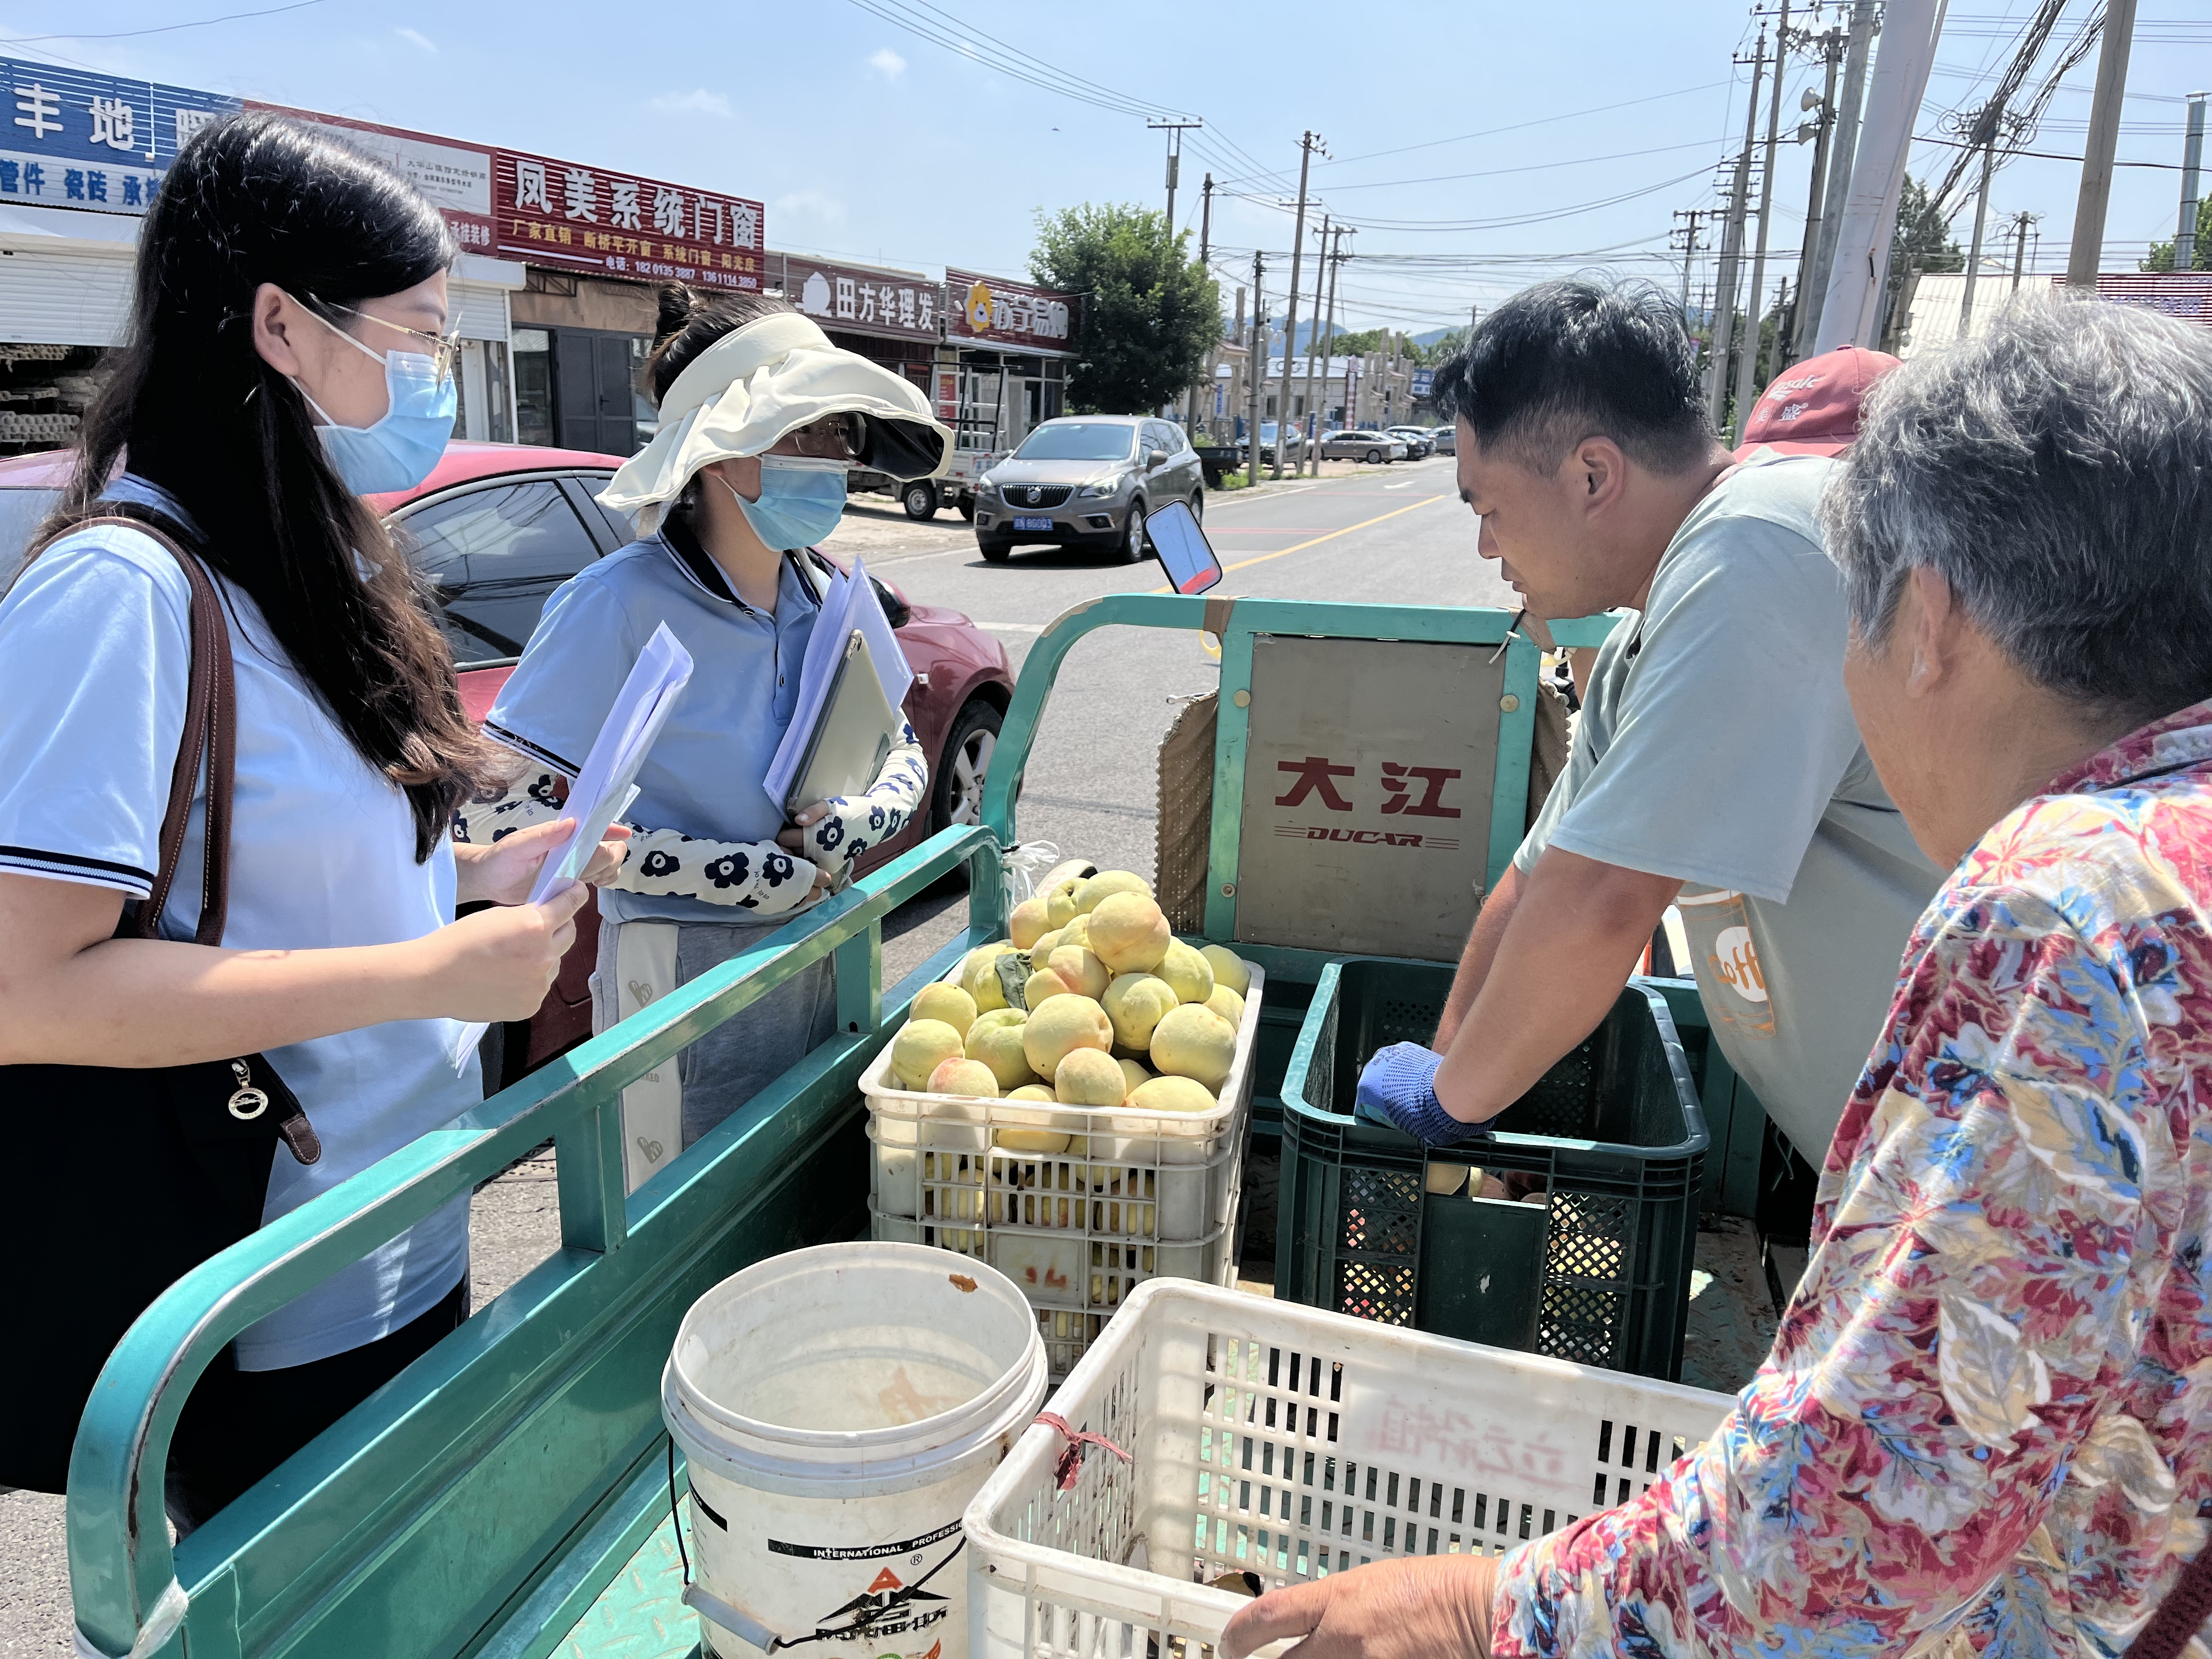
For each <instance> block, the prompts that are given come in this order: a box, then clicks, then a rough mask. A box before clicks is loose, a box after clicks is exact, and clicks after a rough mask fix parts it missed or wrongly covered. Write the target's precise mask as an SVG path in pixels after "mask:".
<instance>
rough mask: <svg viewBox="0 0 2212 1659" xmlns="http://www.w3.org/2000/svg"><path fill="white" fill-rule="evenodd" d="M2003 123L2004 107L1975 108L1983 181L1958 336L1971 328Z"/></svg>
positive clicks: (1969, 332) (1977, 195)
mask: <svg viewBox="0 0 2212 1659" xmlns="http://www.w3.org/2000/svg"><path fill="white" fill-rule="evenodd" d="M2002 125H2004V108H2003V106H2002V105H1998V106H1996V107H1995V108H1992V107H1990V106H1988V105H1984V106H1983V107H1982V108H1981V109H1980V110H1979V111H1978V112H1976V113H1975V116H1974V120H1973V131H1975V132H1976V133H1977V134H1978V135H1979V137H1981V140H1982V185H1981V188H1980V190H1978V191H1976V192H1975V196H1974V240H1973V243H1972V248H1971V250H1970V251H1969V252H1968V253H1967V255H1966V288H1965V289H1964V290H1963V291H1962V292H1961V293H1960V295H1959V337H1960V339H1962V340H1963V339H1966V338H1967V337H1969V336H1971V335H1972V333H1973V329H1974V286H1975V284H1976V283H1978V282H1979V281H1980V280H1981V275H1982V232H1983V228H1984V226H1986V225H1987V224H1988V223H1989V221H1990V173H1991V172H1992V171H1994V170H1995V168H1996V161H1997V130H1998V129H1999V128H2000V127H2002Z"/></svg>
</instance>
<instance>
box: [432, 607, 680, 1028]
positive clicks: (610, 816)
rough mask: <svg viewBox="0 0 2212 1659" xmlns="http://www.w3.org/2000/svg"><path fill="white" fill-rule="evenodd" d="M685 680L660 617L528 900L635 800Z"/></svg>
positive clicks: (565, 871)
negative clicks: (564, 836)
mask: <svg viewBox="0 0 2212 1659" xmlns="http://www.w3.org/2000/svg"><path fill="white" fill-rule="evenodd" d="M690 678H691V653H690V652H688V651H686V650H685V649H684V647H683V645H682V644H681V642H679V641H678V639H677V637H676V635H673V634H671V633H670V632H669V631H668V624H667V623H661V624H660V626H659V627H658V628H656V629H653V637H652V638H651V639H649V640H647V641H646V642H645V649H644V650H642V651H641V652H639V653H638V654H637V661H636V662H635V664H633V665H631V668H630V671H629V678H628V679H626V680H624V681H623V688H622V690H620V691H619V692H617V694H616V696H615V701H614V707H613V708H610V709H609V710H608V711H607V717H606V719H605V721H603V722H602V723H601V725H600V726H599V736H598V737H597V738H593V739H592V752H591V753H590V754H588V755H586V757H584V768H583V770H582V771H580V772H579V773H578V774H577V775H576V781H575V782H574V784H572V785H571V786H570V787H569V789H568V805H566V806H564V807H563V808H562V816H563V817H572V818H574V819H575V821H576V828H575V829H574V832H573V833H572V834H571V835H570V836H569V837H568V840H567V841H566V842H563V843H562V845H560V846H559V847H556V848H554V849H553V850H552V851H550V852H549V853H547V854H546V855H545V862H544V864H542V865H540V866H538V880H537V882H536V884H534V885H533V886H532V888H531V890H530V900H529V902H531V903H532V904H543V903H544V902H545V901H546V900H547V899H549V898H550V897H552V896H553V895H554V894H556V893H557V892H559V891H560V890H562V888H563V887H566V886H567V885H568V884H569V883H570V882H572V881H574V880H575V879H576V878H577V877H578V876H579V875H580V874H581V873H582V872H583V871H584V869H585V867H586V866H587V865H588V864H589V863H590V862H591V860H592V854H593V853H594V852H595V851H596V850H597V849H598V848H599V842H601V841H602V840H603V839H604V838H605V836H606V833H607V829H608V826H609V825H611V823H614V821H615V820H616V818H617V817H620V816H621V815H622V812H623V809H624V808H626V807H627V806H629V804H630V802H631V801H633V800H635V799H636V798H637V775H638V770H639V769H640V768H641V767H642V766H643V765H644V764H645V757H646V756H647V754H648V753H650V752H651V750H652V749H653V739H654V738H658V737H659V735H660V728H661V727H662V726H665V725H666V724H667V721H668V715H669V713H670V711H671V709H673V708H675V706H676V699H677V696H678V694H679V693H681V692H682V691H683V690H684V686H685V685H686V684H688V683H689V682H690ZM487 1029H489V1028H488V1026H487V1025H485V1024H468V1025H464V1026H463V1027H461V1029H460V1032H459V1036H457V1037H456V1038H455V1040H454V1044H453V1066H454V1069H455V1070H457V1071H458V1070H459V1069H461V1068H462V1067H464V1066H466V1065H467V1064H468V1057H469V1053H470V1051H471V1049H473V1048H475V1047H476V1046H477V1040H478V1039H479V1038H481V1037H482V1036H483V1034H484V1032H485V1030H487Z"/></svg>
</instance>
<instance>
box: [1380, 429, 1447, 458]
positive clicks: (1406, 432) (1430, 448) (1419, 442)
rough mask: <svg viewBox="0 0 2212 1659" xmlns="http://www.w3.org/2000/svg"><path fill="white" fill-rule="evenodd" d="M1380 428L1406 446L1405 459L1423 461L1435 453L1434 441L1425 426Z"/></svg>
mask: <svg viewBox="0 0 2212 1659" xmlns="http://www.w3.org/2000/svg"><path fill="white" fill-rule="evenodd" d="M1383 431H1384V432H1385V433H1387V434H1389V435H1390V436H1391V437H1393V438H1395V439H1397V440H1398V441H1400V442H1401V443H1402V444H1404V445H1405V446H1406V459H1407V460H1409V461H1425V460H1426V459H1428V458H1429V457H1430V456H1431V455H1433V454H1435V453H1437V446H1436V441H1435V440H1434V439H1432V438H1431V437H1430V436H1429V429H1428V428H1426V427H1425V426H1386V427H1384V428H1383Z"/></svg>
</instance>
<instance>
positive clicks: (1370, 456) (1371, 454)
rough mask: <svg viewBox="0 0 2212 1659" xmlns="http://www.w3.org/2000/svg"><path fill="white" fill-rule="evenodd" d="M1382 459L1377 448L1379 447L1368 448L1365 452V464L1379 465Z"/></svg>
mask: <svg viewBox="0 0 2212 1659" xmlns="http://www.w3.org/2000/svg"><path fill="white" fill-rule="evenodd" d="M1382 459H1383V452H1382V451H1381V450H1379V449H1370V450H1369V451H1368V452H1367V465H1370V466H1375V465H1379V464H1380V463H1381V461H1382Z"/></svg>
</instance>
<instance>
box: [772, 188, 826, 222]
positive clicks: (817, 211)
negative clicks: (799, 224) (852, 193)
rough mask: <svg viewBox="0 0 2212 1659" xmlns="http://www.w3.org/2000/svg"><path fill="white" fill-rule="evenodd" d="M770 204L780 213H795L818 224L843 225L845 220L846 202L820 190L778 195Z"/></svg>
mask: <svg viewBox="0 0 2212 1659" xmlns="http://www.w3.org/2000/svg"><path fill="white" fill-rule="evenodd" d="M769 205H770V206H772V207H774V208H775V210H776V211H777V212H778V213H789V214H794V215H796V216H799V218H801V219H811V220H812V221H813V222H815V223H817V224H823V225H842V224H843V223H844V222H845V204H844V203H842V202H841V201H839V200H838V199H837V198H836V197H834V196H825V195H823V193H822V192H821V191H818V190H798V191H792V192H791V194H789V195H788V196H779V197H776V198H775V201H774V202H772V203H771V204H769Z"/></svg>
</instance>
